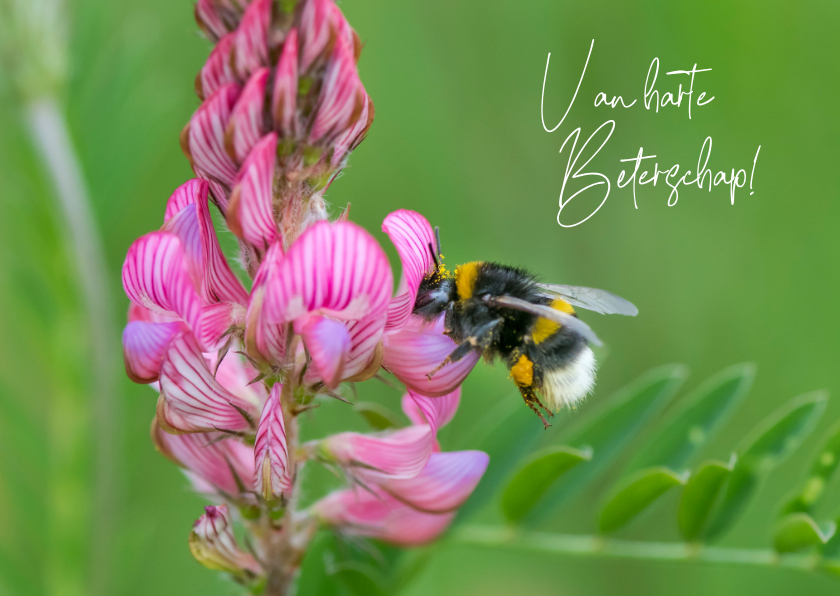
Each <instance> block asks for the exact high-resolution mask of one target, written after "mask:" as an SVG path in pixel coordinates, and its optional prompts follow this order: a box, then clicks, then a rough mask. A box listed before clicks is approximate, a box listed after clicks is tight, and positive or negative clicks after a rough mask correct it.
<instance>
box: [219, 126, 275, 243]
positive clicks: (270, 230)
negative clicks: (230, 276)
mask: <svg viewBox="0 0 840 596" xmlns="http://www.w3.org/2000/svg"><path fill="white" fill-rule="evenodd" d="M276 161H277V133H274V132H272V133H269V134H267V135H266V136H264V137H263V138H262V139H261V140H260V141H259V142H258V143H257V144H256V145H255V146H254V148H253V150H252V151H251V153H250V155H248V158H247V159H246V160H245V163H244V164H242V169H241V170H240V171H239V184H238V186H237V187H236V188H235V189H234V191H233V198H232V199H231V202H230V205H229V207H228V215H227V220H228V225H229V226H230V229H231V231H232V232H233V233H234V234H236V235H237V236H239V237H240V238H242V239H243V240H245V241H246V242H248V243H250V244H252V245H253V246H254V247H255V248H257V249H258V250H260V251H265V250H267V249H268V247H269V245H271V244H273V243H274V242H275V241H277V240H279V239H280V231H279V230H278V229H277V223H276V222H275V220H274V207H273V203H272V201H273V199H272V198H273V194H274V193H273V190H274V186H273V185H274V165H275V162H276Z"/></svg>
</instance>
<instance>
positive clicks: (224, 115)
mask: <svg viewBox="0 0 840 596" xmlns="http://www.w3.org/2000/svg"><path fill="white" fill-rule="evenodd" d="M239 91H240V89H239V86H238V85H236V84H235V83H229V84H227V85H223V86H222V87H219V89H217V90H216V92H215V93H213V95H211V96H210V97H209V98H208V99H207V100H206V101H205V102H204V103H203V104H201V106H199V108H198V110H196V112H195V114H193V117H192V119H191V120H190V123H189V128H188V130H187V135H186V140H187V149H188V156H189V158H190V160H191V161H192V163H193V165H194V166H195V168H196V170H197V173H199V175H200V176H202V177H206V178H207V179H208V180H212V181H214V182H217V183H219V184H221V185H223V186H225V187H227V188H230V187H231V186H232V185H233V181H234V179H235V178H236V164H235V163H234V162H233V160H232V159H231V158H230V155H228V153H227V151H226V150H225V130H226V128H227V125H228V122H229V121H230V115H231V111H232V110H233V106H234V104H235V103H236V100H237V99H238V98H239Z"/></svg>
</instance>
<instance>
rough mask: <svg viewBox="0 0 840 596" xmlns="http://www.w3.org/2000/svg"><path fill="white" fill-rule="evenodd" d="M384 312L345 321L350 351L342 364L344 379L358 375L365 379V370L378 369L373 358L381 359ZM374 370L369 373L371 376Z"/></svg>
mask: <svg viewBox="0 0 840 596" xmlns="http://www.w3.org/2000/svg"><path fill="white" fill-rule="evenodd" d="M385 318H386V317H385V314H384V313H381V312H375V313H372V314H370V315H368V316H366V317H364V318H363V319H359V320H358V321H350V322H348V323H347V331H348V333H349V334H350V353H349V355H348V356H347V362H346V363H345V365H344V374H343V375H342V376H343V378H344V379H352V378H353V377H356V376H358V375H362V377H363V378H361V379H358V380H365V378H366V377H367V376H368V374H366V371H370V370H371V367H375V368H376V370H379V366H378V364H377V363H376V362H374V360H377V361H378V360H381V351H382V350H381V348H380V346H379V342H380V340H381V339H382V332H383V331H384V329H385ZM376 370H373V371H372V372H370V373H369V376H373V374H375V372H376Z"/></svg>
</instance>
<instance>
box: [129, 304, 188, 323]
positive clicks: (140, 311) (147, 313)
mask: <svg viewBox="0 0 840 596" xmlns="http://www.w3.org/2000/svg"><path fill="white" fill-rule="evenodd" d="M180 320H181V319H179V318H178V317H171V316H169V315H162V314H159V313H156V312H153V311H151V310H149V309H148V308H144V307H142V306H138V305H136V304H134V303H133V302H131V303H129V305H128V322H129V323H133V322H134V321H145V322H146V323H177V322H179V321H180Z"/></svg>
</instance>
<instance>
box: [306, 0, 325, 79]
mask: <svg viewBox="0 0 840 596" xmlns="http://www.w3.org/2000/svg"><path fill="white" fill-rule="evenodd" d="M332 4H333V3H332V2H331V0H306V4H305V5H304V7H303V11H302V12H301V15H300V71H301V72H302V73H305V72H306V71H308V70H309V67H310V66H312V64H313V63H314V62H315V61H316V60H317V59H318V58H319V57H320V56H321V53H322V52H323V51H324V50H326V49H327V46H328V45H329V43H330V36H331V35H332V33H331V24H330V17H331V16H332V10H331V8H330V6H331V5H332Z"/></svg>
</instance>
